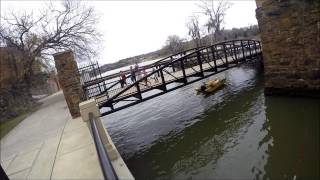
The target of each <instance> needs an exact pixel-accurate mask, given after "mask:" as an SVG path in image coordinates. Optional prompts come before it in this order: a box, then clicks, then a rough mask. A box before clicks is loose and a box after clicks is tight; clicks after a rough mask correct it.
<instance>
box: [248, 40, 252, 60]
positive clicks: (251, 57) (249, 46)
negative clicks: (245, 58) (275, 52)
mask: <svg viewBox="0 0 320 180" xmlns="http://www.w3.org/2000/svg"><path fill="white" fill-rule="evenodd" d="M248 46H249V53H250V59H252V52H251V45H250V41H249V40H248Z"/></svg>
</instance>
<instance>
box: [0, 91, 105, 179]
mask: <svg viewBox="0 0 320 180" xmlns="http://www.w3.org/2000/svg"><path fill="white" fill-rule="evenodd" d="M41 102H43V104H42V106H41V107H40V109H39V110H38V111H36V112H34V113H33V114H31V115H30V116H29V117H27V118H26V119H25V120H24V121H22V122H21V123H20V124H19V125H18V126H16V127H15V128H14V129H13V130H12V131H10V132H9V133H8V134H7V135H6V136H5V137H4V138H2V140H1V142H0V143H1V146H0V151H1V153H0V161H1V165H2V167H3V168H4V170H5V171H6V173H7V174H8V176H9V178H10V179H102V177H103V176H102V173H101V171H100V166H99V162H98V158H97V154H96V150H95V147H94V143H93V139H92V137H91V135H90V132H89V129H88V127H87V124H86V123H84V122H83V121H82V119H81V118H76V119H72V118H71V115H70V113H69V110H68V108H67V104H66V102H65V99H64V96H63V93H62V92H61V91H60V92H58V93H56V94H53V95H51V96H49V97H46V98H44V99H42V100H41Z"/></svg>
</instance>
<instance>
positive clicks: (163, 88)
mask: <svg viewBox="0 0 320 180" xmlns="http://www.w3.org/2000/svg"><path fill="white" fill-rule="evenodd" d="M160 76H161V81H162V90H163V91H167V86H166V81H165V79H164V75H163V71H162V69H161V70H160Z"/></svg>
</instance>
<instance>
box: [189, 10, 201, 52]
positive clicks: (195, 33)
mask: <svg viewBox="0 0 320 180" xmlns="http://www.w3.org/2000/svg"><path fill="white" fill-rule="evenodd" d="M186 26H187V28H188V35H189V36H190V37H191V39H192V40H193V42H194V43H195V46H196V47H197V48H198V47H200V46H201V45H202V43H201V30H200V25H199V17H198V16H196V15H193V16H191V17H190V18H189V20H188V22H187V24H186Z"/></svg>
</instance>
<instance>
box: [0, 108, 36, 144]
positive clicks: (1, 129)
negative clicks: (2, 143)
mask: <svg viewBox="0 0 320 180" xmlns="http://www.w3.org/2000/svg"><path fill="white" fill-rule="evenodd" d="M37 109H38V106H37V107H35V108H33V109H31V110H29V111H27V112H24V113H21V114H20V115H19V116H17V117H15V118H12V119H8V120H6V121H5V122H0V139H2V138H3V137H4V136H5V135H6V134H8V133H9V132H10V131H11V130H12V129H13V128H14V127H16V126H17V125H18V124H19V123H20V122H22V121H23V120H24V119H25V118H27V117H28V116H29V115H30V114H31V113H33V112H35V111H36V110H37Z"/></svg>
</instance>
